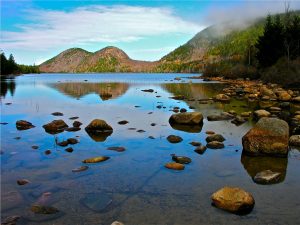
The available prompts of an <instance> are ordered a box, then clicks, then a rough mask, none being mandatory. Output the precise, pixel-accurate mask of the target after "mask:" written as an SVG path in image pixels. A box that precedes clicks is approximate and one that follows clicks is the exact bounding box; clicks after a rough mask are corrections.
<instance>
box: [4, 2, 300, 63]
mask: <svg viewBox="0 0 300 225" xmlns="http://www.w3.org/2000/svg"><path fill="white" fill-rule="evenodd" d="M299 5H300V3H299V1H291V6H292V8H293V9H299V8H300V7H299ZM283 10H284V4H283V1H265V2H263V1H244V0H235V1H220V0H219V1H201V0H185V1H184V0H181V1H171V0H168V1H156V0H152V1H146V0H144V1H133V0H131V1H130V0H127V1H125V0H123V1H99V0H93V1H91V0H81V1H80V0H76V1H74V0H67V1H60V0H52V1H49V0H1V45H0V48H1V50H3V51H4V52H5V53H6V54H7V55H8V54H10V53H12V54H13V55H14V56H15V59H16V61H17V62H18V63H24V64H33V63H35V64H39V63H41V62H43V61H45V60H47V59H49V58H51V57H53V56H55V55H56V54H58V53H59V52H61V51H63V50H65V49H67V48H71V47H80V48H83V49H86V50H88V51H91V52H94V51H97V50H99V49H101V48H103V47H105V46H108V45H109V46H116V47H119V48H121V49H123V50H124V51H125V52H126V53H127V54H128V55H129V56H130V57H131V58H133V59H139V60H151V61H154V60H158V59H160V58H161V57H162V56H164V55H165V54H167V53H168V52H170V51H172V50H173V49H175V48H176V47H178V46H180V45H182V44H184V43H185V42H187V41H188V40H189V39H190V38H192V37H193V36H194V35H195V34H196V33H197V32H199V31H201V30H202V29H204V28H205V27H207V26H209V25H211V24H214V23H218V22H222V21H224V20H242V19H245V18H251V17H257V16H263V15H265V14H267V13H268V12H271V13H272V12H280V11H283Z"/></svg>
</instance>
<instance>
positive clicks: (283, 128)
mask: <svg viewBox="0 0 300 225" xmlns="http://www.w3.org/2000/svg"><path fill="white" fill-rule="evenodd" d="M288 142H289V125H288V124H287V122H285V121H284V120H280V119H276V118H261V119H260V120H259V121H258V122H257V123H256V125H255V126H254V127H253V128H252V129H250V131H248V132H247V133H246V134H245V135H244V137H243V138H242V143H243V151H244V152H245V153H247V154H251V155H272V156H286V155H287V152H288Z"/></svg>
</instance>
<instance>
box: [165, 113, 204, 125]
mask: <svg viewBox="0 0 300 225" xmlns="http://www.w3.org/2000/svg"><path fill="white" fill-rule="evenodd" d="M202 122H203V116H202V114H201V113H200V112H183V113H177V114H173V115H172V116H171V117H170V119H169V123H170V124H184V125H199V124H201V123H202Z"/></svg>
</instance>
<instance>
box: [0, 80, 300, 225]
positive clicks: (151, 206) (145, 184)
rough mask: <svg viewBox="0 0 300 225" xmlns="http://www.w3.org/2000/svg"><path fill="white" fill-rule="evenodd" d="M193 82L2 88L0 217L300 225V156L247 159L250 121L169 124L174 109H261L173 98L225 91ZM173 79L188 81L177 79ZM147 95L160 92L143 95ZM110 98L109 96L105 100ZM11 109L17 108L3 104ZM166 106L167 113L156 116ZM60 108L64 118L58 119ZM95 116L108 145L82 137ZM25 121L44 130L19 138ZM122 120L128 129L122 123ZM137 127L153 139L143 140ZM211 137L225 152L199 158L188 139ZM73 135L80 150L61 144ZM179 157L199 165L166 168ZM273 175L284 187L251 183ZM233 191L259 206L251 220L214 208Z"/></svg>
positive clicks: (40, 83) (30, 83)
mask: <svg viewBox="0 0 300 225" xmlns="http://www.w3.org/2000/svg"><path fill="white" fill-rule="evenodd" d="M189 76H191V75H190V74H81V75H80V74H76V75H75V74H39V75H26V76H21V77H17V78H16V79H15V80H9V81H6V83H4V82H3V81H2V83H1V95H2V97H1V122H7V123H8V124H7V125H1V151H2V153H3V154H2V155H1V214H2V215H1V216H2V218H5V217H7V216H11V215H21V216H22V219H21V220H20V224H89V225H90V224H103V225H104V224H111V223H112V222H113V221H115V220H118V221H122V222H123V223H125V224H126V225H128V224H139V225H141V224H180V225H182V224H297V223H298V221H299V216H298V212H299V200H300V199H299V195H298V192H299V187H300V182H299V168H300V167H299V159H300V155H299V152H298V150H296V149H291V151H290V153H289V156H288V158H287V159H273V158H249V157H245V156H242V154H241V153H242V146H241V137H242V136H243V135H244V134H245V133H246V132H247V131H248V130H249V129H250V128H251V126H252V125H253V122H252V121H249V122H248V123H245V124H243V125H241V126H238V127H237V126H235V125H234V124H232V123H230V121H219V122H209V121H207V120H206V119H205V120H204V125H203V128H202V131H201V132H200V133H188V132H184V131H179V130H175V129H173V128H172V127H171V126H170V125H169V123H168V119H169V117H170V115H171V114H172V113H173V112H172V111H170V109H172V108H173V107H174V106H178V107H181V108H186V109H188V111H200V112H202V113H203V115H204V117H205V118H206V117H207V115H210V114H218V113H220V112H223V111H228V110H235V111H236V112H238V113H241V112H244V111H249V110H253V109H255V108H257V107H258V106H257V104H256V103H248V102H245V101H240V100H232V101H231V103H230V104H221V103H210V104H199V103H198V102H197V101H178V100H173V99H170V98H169V97H171V96H174V95H179V94H182V95H185V96H186V97H188V98H189V99H193V98H194V99H205V98H209V97H213V96H214V95H216V94H217V93H219V91H220V90H222V88H224V84H220V83H205V82H202V80H189V79H187V78H185V77H189ZM175 77H183V79H182V80H180V81H174V80H173V79H174V78H175ZM85 80H86V81H85ZM149 88H152V89H154V90H155V93H154V92H153V93H147V92H142V91H141V90H142V89H149ZM107 93H110V94H111V97H107V96H105V95H106V94H107ZM156 96H160V97H156ZM9 102H11V103H12V104H11V105H6V104H5V103H9ZM158 105H161V106H162V108H161V109H158V108H157V106H158ZM135 106H140V107H135ZM189 106H193V107H195V109H193V110H191V109H189ZM164 107H165V108H164ZM57 111H58V112H62V113H64V116H62V117H55V116H52V115H51V113H53V112H57ZM149 112H152V114H149ZM72 116H78V117H79V119H78V120H79V121H81V122H82V123H83V125H82V129H81V130H80V131H77V132H63V133H60V134H57V135H50V134H48V133H46V132H45V131H44V129H43V128H42V125H44V124H46V123H48V122H50V121H52V120H54V119H63V120H64V121H65V122H66V123H67V124H68V125H69V126H71V124H72V123H73V121H72V120H69V117H72ZM96 118H99V119H104V120H105V121H106V122H107V123H109V124H110V125H111V126H112V127H113V129H114V131H113V134H112V135H111V136H109V137H108V138H107V139H106V141H104V142H97V141H95V140H93V139H92V138H91V137H90V136H88V134H87V133H86V132H85V130H84V127H85V126H87V125H88V124H89V122H90V121H91V120H93V119H96ZM20 119H24V120H28V121H30V122H32V123H33V124H34V125H35V126H36V127H35V128H33V129H30V130H25V131H18V130H17V129H16V127H15V122H16V121H17V120H20ZM120 120H128V121H129V123H128V124H127V125H119V124H118V121H120ZM151 123H156V126H151V125H150V124H151ZM128 128H136V130H129V129H128ZM139 129H142V130H145V131H146V132H144V133H138V132H137V130H139ZM207 130H213V131H215V132H216V133H220V134H222V135H223V136H224V137H225V138H226V141H225V142H224V143H225V146H226V147H225V148H224V149H221V150H211V149H208V150H207V151H206V152H205V153H204V154H203V155H199V154H197V153H195V152H194V151H193V150H194V149H195V147H193V146H191V145H190V144H189V142H191V141H199V142H201V143H203V144H206V142H205V138H206V136H207V135H206V134H205V131H207ZM171 134H174V135H179V136H181V137H182V138H183V141H182V142H181V143H178V144H171V143H169V142H168V141H167V140H166V137H167V136H168V135H171ZM75 136H78V139H79V140H80V143H78V144H76V145H74V146H72V147H73V149H74V151H73V152H72V153H68V152H66V151H65V150H64V149H65V148H66V147H60V146H57V145H56V144H55V138H58V140H60V141H62V140H66V139H67V138H69V137H75ZM149 136H153V137H154V138H155V139H149V138H148V137H149ZM15 137H21V139H19V140H16V139H14V138H15ZM32 145H38V146H39V149H38V150H34V149H32V148H31V146H32ZM111 146H123V147H125V148H126V151H125V152H114V151H109V150H106V148H107V147H111ZM47 149H50V150H51V154H50V155H46V154H45V153H44V151H45V150H47ZM236 150H238V151H236ZM172 153H175V154H177V155H184V156H188V157H190V158H191V159H192V163H191V164H189V165H186V168H185V170H184V171H170V170H168V169H166V168H164V164H165V163H167V162H171V156H170V154H172ZM99 155H104V156H109V157H111V158H110V159H109V160H107V161H105V162H102V163H99V164H94V165H90V167H89V169H88V170H87V171H85V172H81V173H73V172H72V169H74V168H77V167H79V166H81V165H83V164H82V163H81V161H82V160H83V159H86V158H89V157H94V156H99ZM270 167H271V168H270ZM272 168H273V169H274V168H275V169H277V170H280V171H281V172H282V174H283V177H282V180H281V182H280V183H278V184H274V185H259V184H256V183H254V182H253V180H252V178H251V176H253V174H254V175H255V173H256V172H258V171H261V170H264V169H272ZM22 178H24V179H28V180H30V181H31V183H30V184H27V185H24V186H18V185H17V183H16V180H18V179H22ZM226 185H229V186H239V187H241V188H244V189H245V190H247V191H249V192H250V193H252V194H253V196H254V198H255V201H256V205H255V207H254V210H253V211H252V212H251V213H250V214H248V215H246V216H237V215H232V214H229V213H227V212H223V211H221V210H219V209H216V208H214V207H212V206H211V205H210V204H211V200H210V195H211V194H212V193H213V192H215V191H216V190H218V189H219V188H221V187H223V186H226ZM45 192H50V193H51V195H50V197H49V198H47V199H46V200H45V199H43V198H42V197H41V196H42V194H43V193H45ZM95 199H96V200H95ZM41 202H42V203H44V204H47V205H52V206H54V207H56V208H58V209H59V210H60V211H61V213H59V214H55V215H50V216H49V215H33V214H32V213H31V212H30V210H29V209H30V206H31V205H32V204H35V203H41ZM89 206H90V208H89ZM91 208H93V209H94V210H92V209H91Z"/></svg>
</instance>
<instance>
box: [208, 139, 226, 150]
mask: <svg viewBox="0 0 300 225" xmlns="http://www.w3.org/2000/svg"><path fill="white" fill-rule="evenodd" d="M206 147H207V148H211V149H221V148H224V144H223V143H222V142H219V141H211V142H208V143H207V144H206Z"/></svg>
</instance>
